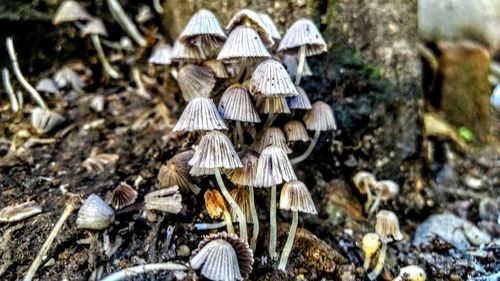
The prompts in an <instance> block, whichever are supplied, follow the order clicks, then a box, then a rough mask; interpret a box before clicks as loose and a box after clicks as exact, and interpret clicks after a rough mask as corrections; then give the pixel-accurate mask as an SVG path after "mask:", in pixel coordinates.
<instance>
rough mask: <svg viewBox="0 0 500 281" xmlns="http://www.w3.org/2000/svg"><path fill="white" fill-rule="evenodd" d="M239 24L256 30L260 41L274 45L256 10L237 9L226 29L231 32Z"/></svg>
mask: <svg viewBox="0 0 500 281" xmlns="http://www.w3.org/2000/svg"><path fill="white" fill-rule="evenodd" d="M241 25H244V26H248V27H251V28H252V29H254V30H255V31H257V33H258V34H259V36H260V38H261V39H262V41H263V42H264V43H265V44H266V45H267V46H268V47H272V46H273V45H274V40H273V38H272V36H271V33H270V31H269V30H268V28H267V25H266V24H265V23H264V21H263V20H262V18H261V17H260V15H259V14H258V13H257V12H255V11H253V10H250V9H242V10H239V11H238V12H237V13H236V14H235V15H234V16H233V17H232V18H231V20H230V21H229V23H228V24H227V26H226V30H227V32H231V31H232V30H233V29H234V28H236V27H237V26H241Z"/></svg>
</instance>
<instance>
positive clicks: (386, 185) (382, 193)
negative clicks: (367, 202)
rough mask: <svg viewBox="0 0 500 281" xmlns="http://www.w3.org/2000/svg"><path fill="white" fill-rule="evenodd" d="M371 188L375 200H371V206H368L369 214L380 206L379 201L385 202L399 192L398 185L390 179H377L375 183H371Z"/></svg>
mask: <svg viewBox="0 0 500 281" xmlns="http://www.w3.org/2000/svg"><path fill="white" fill-rule="evenodd" d="M373 189H374V191H375V195H376V196H375V201H374V202H373V205H372V207H371V208H370V212H369V215H370V216H371V214H373V213H375V212H376V211H377V209H378V207H379V206H380V202H381V201H384V202H387V201H388V200H390V199H392V198H394V197H395V196H396V195H398V193H399V185H398V184H397V183H396V182H395V181H392V180H382V181H377V182H376V183H375V185H373Z"/></svg>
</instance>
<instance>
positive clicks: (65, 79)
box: [54, 67, 85, 93]
mask: <svg viewBox="0 0 500 281" xmlns="http://www.w3.org/2000/svg"><path fill="white" fill-rule="evenodd" d="M54 82H56V84H57V87H58V88H59V89H61V88H64V87H66V86H67V85H68V84H69V85H70V86H71V88H73V90H75V91H77V92H79V93H82V92H83V90H82V88H83V87H84V86H85V83H83V81H82V79H81V78H80V76H79V75H78V73H76V72H75V71H74V70H73V69H71V68H69V67H63V68H62V69H61V70H59V71H57V72H56V73H55V74H54Z"/></svg>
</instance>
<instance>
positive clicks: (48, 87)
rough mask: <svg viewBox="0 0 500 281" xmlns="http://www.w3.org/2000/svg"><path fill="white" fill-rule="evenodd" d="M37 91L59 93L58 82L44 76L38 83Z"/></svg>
mask: <svg viewBox="0 0 500 281" xmlns="http://www.w3.org/2000/svg"><path fill="white" fill-rule="evenodd" d="M35 88H36V89H37V91H40V92H46V93H51V94H59V89H58V88H57V85H56V82H54V80H52V79H50V78H43V79H42V80H40V81H38V83H37V84H36V87H35Z"/></svg>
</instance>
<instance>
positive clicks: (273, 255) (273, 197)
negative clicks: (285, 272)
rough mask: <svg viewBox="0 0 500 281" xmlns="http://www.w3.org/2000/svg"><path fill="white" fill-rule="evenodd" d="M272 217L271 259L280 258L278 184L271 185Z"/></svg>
mask: <svg viewBox="0 0 500 281" xmlns="http://www.w3.org/2000/svg"><path fill="white" fill-rule="evenodd" d="M269 214H270V215H269V217H270V222H269V223H270V228H271V229H270V233H269V234H270V238H269V256H270V257H271V259H273V260H276V259H278V257H279V255H278V253H277V252H276V236H277V235H276V232H277V231H276V185H275V184H273V186H271V207H270V210H269Z"/></svg>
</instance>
